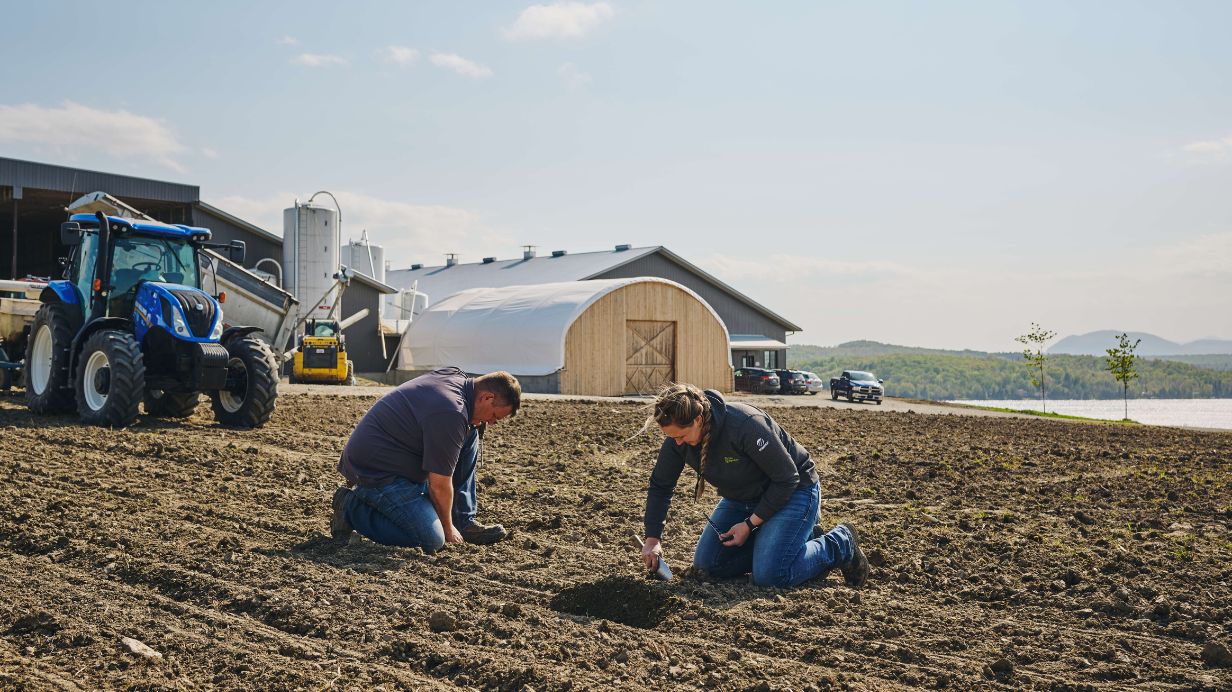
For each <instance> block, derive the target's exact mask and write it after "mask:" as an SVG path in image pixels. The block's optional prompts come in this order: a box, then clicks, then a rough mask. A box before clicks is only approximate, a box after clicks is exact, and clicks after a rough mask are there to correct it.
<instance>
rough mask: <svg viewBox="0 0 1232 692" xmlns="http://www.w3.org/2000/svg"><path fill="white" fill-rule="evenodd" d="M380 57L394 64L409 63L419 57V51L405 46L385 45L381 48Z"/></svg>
mask: <svg viewBox="0 0 1232 692" xmlns="http://www.w3.org/2000/svg"><path fill="white" fill-rule="evenodd" d="M381 59H382V60H384V61H385V62H387V63H391V64H394V65H410V64H413V63H414V62H415V61H416V60H418V59H419V51H417V50H415V49H414V48H407V47H406V46H386V47H385V48H382V49H381Z"/></svg>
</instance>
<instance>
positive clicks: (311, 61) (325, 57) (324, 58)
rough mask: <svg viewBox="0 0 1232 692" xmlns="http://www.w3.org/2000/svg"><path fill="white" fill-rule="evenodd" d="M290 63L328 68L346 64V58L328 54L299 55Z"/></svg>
mask: <svg viewBox="0 0 1232 692" xmlns="http://www.w3.org/2000/svg"><path fill="white" fill-rule="evenodd" d="M291 62H293V63H295V64H297V65H303V66H304V67H330V66H331V65H346V64H347V61H346V58H343V57H340V56H337V55H330V54H328V53H300V54H299V55H297V56H295V57H294V58H293V59H292V60H291Z"/></svg>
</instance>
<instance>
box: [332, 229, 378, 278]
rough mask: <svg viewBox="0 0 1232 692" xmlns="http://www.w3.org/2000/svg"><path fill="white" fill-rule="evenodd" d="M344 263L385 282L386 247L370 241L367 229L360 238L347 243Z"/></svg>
mask: <svg viewBox="0 0 1232 692" xmlns="http://www.w3.org/2000/svg"><path fill="white" fill-rule="evenodd" d="M342 263H343V264H345V265H346V266H348V267H350V268H351V269H354V270H355V271H357V272H361V273H363V274H364V275H365V276H368V277H371V278H373V279H376V280H377V281H380V282H381V283H385V248H383V247H381V246H380V245H373V244H372V243H370V242H368V232H367V231H364V232H363V235H362V236H361V237H360V239H359V240H352V241H351V242H349V243H347V244H346V248H345V250H344V251H343V253H342Z"/></svg>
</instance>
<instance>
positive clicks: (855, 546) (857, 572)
mask: <svg viewBox="0 0 1232 692" xmlns="http://www.w3.org/2000/svg"><path fill="white" fill-rule="evenodd" d="M839 526H842V527H844V528H846V529H847V531H848V532H849V533H850V534H851V559H849V560H847V561H846V562H844V563H843V564H841V565H839V569H840V570H841V571H842V572H843V579H844V580H845V581H846V582H847V586H850V587H851V588H853V589H858V588H860V587H861V586H864V582H866V581H868V558H866V557H864V551H863V550H860V533H859V532H858V531H856V527H854V526H852V525H851V524H839Z"/></svg>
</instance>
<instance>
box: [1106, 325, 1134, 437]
mask: <svg viewBox="0 0 1232 692" xmlns="http://www.w3.org/2000/svg"><path fill="white" fill-rule="evenodd" d="M1140 343H1142V339H1138V340H1137V341H1135V342H1134V343H1132V344H1131V343H1129V334H1126V333H1122V334H1121V335H1120V336H1118V337H1117V347H1116V348H1110V349H1107V351H1108V358H1107V361H1108V366H1107V370H1108V372H1110V373H1112V376H1113V377H1115V378H1116V381H1117V382H1120V383H1121V396H1122V397H1123V398H1124V400H1125V419H1126V420H1129V381H1130V380H1136V379H1138V370H1137V367H1136V366H1135V361H1137V359H1138V356H1136V355H1134V350H1136V349H1137V348H1138V344H1140Z"/></svg>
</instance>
